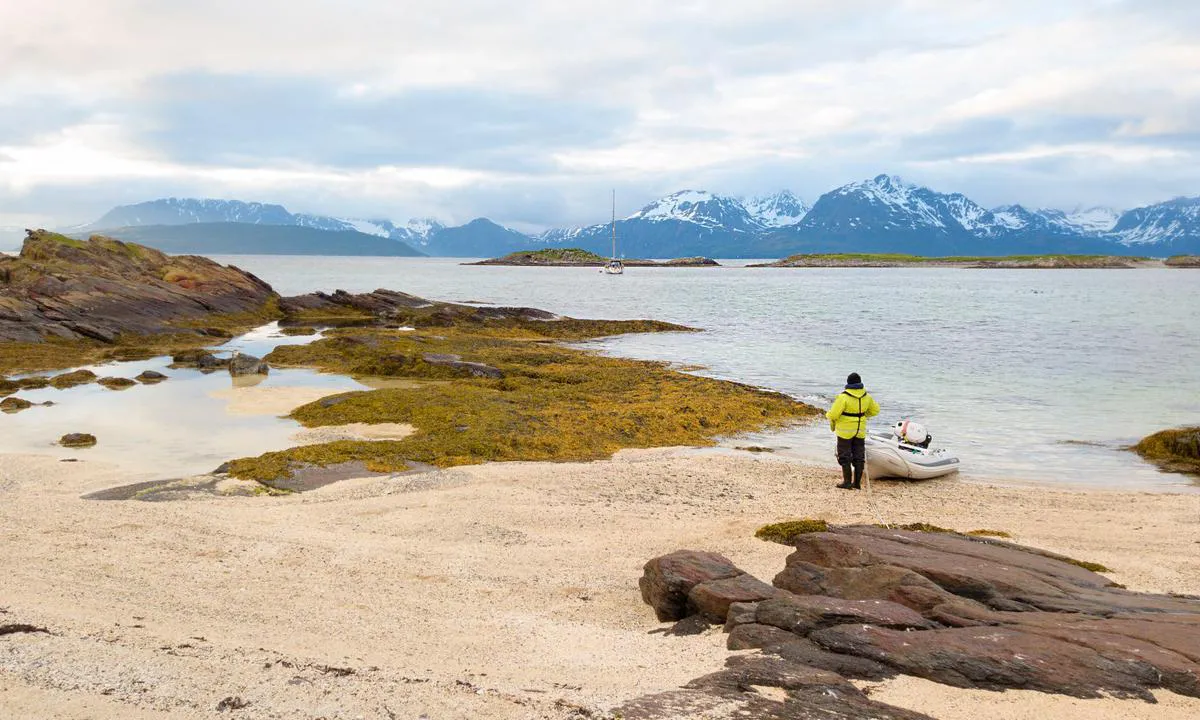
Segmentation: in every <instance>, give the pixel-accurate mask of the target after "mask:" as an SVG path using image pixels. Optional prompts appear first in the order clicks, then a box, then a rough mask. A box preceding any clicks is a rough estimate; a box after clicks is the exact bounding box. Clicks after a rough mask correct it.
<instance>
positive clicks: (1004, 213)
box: [71, 175, 1200, 258]
mask: <svg viewBox="0 0 1200 720" xmlns="http://www.w3.org/2000/svg"><path fill="white" fill-rule="evenodd" d="M194 223H231V224H236V225H242V226H244V225H246V224H258V225H294V226H299V227H303V228H309V229H312V230H317V231H328V232H347V231H353V232H354V233H355V234H356V235H357V234H363V235H367V236H378V237H380V238H387V239H389V240H393V241H396V242H399V243H404V244H406V245H408V246H410V247H412V248H418V249H419V250H420V251H421V252H424V253H426V254H429V255H443V256H453V257H487V256H495V255H502V254H505V253H508V252H513V251H517V250H526V249H530V248H534V247H538V246H543V247H544V246H557V247H579V248H583V249H585V250H590V251H592V252H597V253H600V254H602V255H608V254H609V253H610V252H611V251H612V226H611V224H610V223H609V222H607V221H605V222H600V223H596V224H595V225H588V226H584V227H574V228H555V229H551V230H547V231H545V232H542V233H540V234H538V235H535V236H532V237H531V236H528V235H525V234H522V233H519V232H517V231H515V230H511V229H508V228H505V227H502V226H500V225H497V224H496V223H493V222H491V221H489V220H486V219H482V218H481V219H477V220H473V221H471V222H470V223H467V224H465V225H460V226H456V227H446V226H444V225H442V224H441V223H439V222H438V221H436V220H433V219H431V218H420V219H413V220H409V221H408V222H406V223H396V222H393V221H391V220H386V219H356V218H338V217H329V216H324V215H309V214H302V213H297V214H293V213H290V212H288V211H287V209H285V208H284V207H283V206H281V205H271V204H264V203H248V202H241V201H237V200H198V199H189V198H167V199H163V200H155V201H151V202H146V203H139V204H136V205H126V206H121V207H117V208H114V209H113V210H111V211H110V212H108V213H107V214H106V215H105V216H104V217H103V218H101V219H100V220H98V221H97V222H95V223H91V224H89V225H87V226H83V227H81V228H71V231H75V232H87V231H95V230H105V229H112V228H116V227H127V226H135V227H136V226H147V225H153V226H164V225H185V224H194ZM209 231H211V232H216V231H215V230H211V229H210V230H209ZM237 232H238V233H241V232H242V231H237ZM616 235H617V253H618V254H619V255H622V256H625V257H647V258H668V257H681V256H690V255H706V256H709V257H729V258H736V257H758V258H772V257H781V256H784V255H788V254H792V253H797V252H907V253H913V254H919V255H951V254H954V255H960V254H963V255H965V254H970V255H978V254H988V255H1003V254H1016V253H1050V252H1069V253H1108V254H1121V253H1124V254H1129V253H1136V254H1142V255H1153V256H1167V255H1170V254H1181V253H1200V198H1176V199H1174V200H1170V201H1167V202H1163V203H1158V204H1155V205H1150V206H1147V207H1142V208H1136V209H1133V210H1129V211H1127V212H1125V213H1121V214H1118V213H1117V212H1116V211H1114V210H1111V209H1108V208H1102V207H1091V208H1076V209H1074V210H1071V211H1063V210H1056V209H1047V208H1043V209H1033V210H1031V209H1028V208H1026V207H1023V206H1021V205H1004V206H1001V207H996V208H993V209H990V210H989V209H987V208H984V207H983V206H981V205H979V204H978V203H976V202H975V201H973V200H971V199H970V198H968V197H966V196H965V195H963V194H961V193H953V192H952V193H942V192H938V191H935V190H932V189H930V188H928V187H923V186H920V185H916V184H913V183H909V182H905V181H904V180H902V179H900V178H899V177H896V176H894V175H878V176H876V177H874V178H870V179H867V180H862V181H859V182H852V183H849V184H847V185H843V186H842V187H839V188H835V189H833V190H831V191H829V192H827V193H825V194H824V195H822V196H821V197H820V198H818V199H817V201H816V202H815V203H814V204H813V205H812V206H811V207H809V206H808V205H806V204H805V203H804V202H803V201H801V200H800V199H799V198H797V197H796V196H795V195H793V194H792V193H790V192H788V191H786V190H784V191H781V192H778V193H775V194H773V195H768V196H764V197H756V198H752V199H749V200H745V199H740V198H736V197H731V196H725V195H719V194H716V193H712V192H708V191H705V190H681V191H679V192H675V193H671V194H670V195H667V196H665V197H662V198H660V199H658V200H655V201H653V202H651V203H649V204H647V205H646V206H644V207H643V208H641V209H640V210H638V211H637V212H635V213H633V214H631V215H629V216H628V217H624V218H621V219H619V220H617V221H616Z"/></svg>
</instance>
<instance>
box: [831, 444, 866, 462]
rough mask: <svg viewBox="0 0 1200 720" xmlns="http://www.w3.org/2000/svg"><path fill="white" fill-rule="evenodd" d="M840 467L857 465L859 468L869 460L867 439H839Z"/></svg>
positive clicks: (838, 454)
mask: <svg viewBox="0 0 1200 720" xmlns="http://www.w3.org/2000/svg"><path fill="white" fill-rule="evenodd" d="M837 459H838V465H850V464H852V463H853V464H855V465H858V466H859V467H861V466H862V464H863V462H865V461H866V459H867V441H866V439H865V438H860V437H852V438H843V437H839V438H838V439H837Z"/></svg>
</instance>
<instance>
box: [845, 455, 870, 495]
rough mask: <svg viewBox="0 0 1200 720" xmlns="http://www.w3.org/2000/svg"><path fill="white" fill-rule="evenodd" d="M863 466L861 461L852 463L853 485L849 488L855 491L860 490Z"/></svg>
mask: <svg viewBox="0 0 1200 720" xmlns="http://www.w3.org/2000/svg"><path fill="white" fill-rule="evenodd" d="M865 464H866V463H864V462H862V461H861V460H860V461H857V462H855V463H854V484H853V485H851V486H850V487H852V488H854V489H855V490H862V476H863V465H865ZM843 474H844V473H843Z"/></svg>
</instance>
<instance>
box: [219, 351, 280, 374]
mask: <svg viewBox="0 0 1200 720" xmlns="http://www.w3.org/2000/svg"><path fill="white" fill-rule="evenodd" d="M269 372H271V366H270V365H267V363H266V362H265V361H264V360H263V359H262V358H257V357H254V356H253V355H246V354H244V353H234V355H233V357H232V358H230V359H229V374H230V375H233V376H234V377H238V376H241V375H266V374H267V373H269Z"/></svg>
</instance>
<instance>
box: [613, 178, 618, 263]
mask: <svg viewBox="0 0 1200 720" xmlns="http://www.w3.org/2000/svg"><path fill="white" fill-rule="evenodd" d="M612 246H613V249H612V257H613V259H616V257H617V190H616V188H613V191H612Z"/></svg>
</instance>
